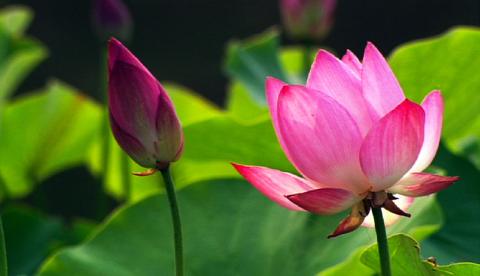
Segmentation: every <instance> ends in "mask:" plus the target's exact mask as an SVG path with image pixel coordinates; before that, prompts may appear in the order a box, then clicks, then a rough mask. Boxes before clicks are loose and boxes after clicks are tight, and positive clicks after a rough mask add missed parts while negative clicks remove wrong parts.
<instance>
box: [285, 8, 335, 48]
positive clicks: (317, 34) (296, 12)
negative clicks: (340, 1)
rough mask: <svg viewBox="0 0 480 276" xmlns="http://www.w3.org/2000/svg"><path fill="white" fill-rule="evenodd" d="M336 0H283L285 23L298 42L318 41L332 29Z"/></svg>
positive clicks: (288, 31)
mask: <svg viewBox="0 0 480 276" xmlns="http://www.w3.org/2000/svg"><path fill="white" fill-rule="evenodd" d="M336 4H337V1H336V0H281V2H280V9H281V14H282V18H283V23H284V25H285V28H286V30H287V33H288V35H289V36H291V37H292V38H293V39H296V40H308V41H318V40H321V39H323V38H324V37H325V36H326V35H327V34H328V33H329V32H330V29H331V28H332V25H333V21H334V12H335V6H336Z"/></svg>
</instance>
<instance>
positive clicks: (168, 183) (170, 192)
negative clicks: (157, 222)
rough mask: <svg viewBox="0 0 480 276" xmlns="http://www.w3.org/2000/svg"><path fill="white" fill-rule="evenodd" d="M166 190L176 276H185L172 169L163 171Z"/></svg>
mask: <svg viewBox="0 0 480 276" xmlns="http://www.w3.org/2000/svg"><path fill="white" fill-rule="evenodd" d="M160 172H161V173H162V176H163V180H164V182H165V189H166V190H167V197H168V203H169V204H170V213H171V215H172V223H173V236H174V242H175V267H176V270H175V271H176V275H177V276H182V275H183V247H182V225H181V222H180V212H179V211H178V204H177V198H176V196H175V187H174V184H173V179H172V175H171V174H170V169H169V168H168V167H167V168H165V169H161V170H160Z"/></svg>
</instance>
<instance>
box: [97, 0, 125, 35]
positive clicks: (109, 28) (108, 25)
mask: <svg viewBox="0 0 480 276" xmlns="http://www.w3.org/2000/svg"><path fill="white" fill-rule="evenodd" d="M93 24H94V27H95V29H96V31H97V33H98V35H99V36H100V37H101V38H102V39H103V40H107V39H108V38H109V37H112V36H115V37H119V38H120V39H122V40H128V39H129V38H130V35H131V33H132V29H133V28H132V27H133V23H132V18H131V16H130V12H129V11H128V8H127V6H126V5H125V4H124V3H123V2H122V1H121V0H95V1H94V7H93Z"/></svg>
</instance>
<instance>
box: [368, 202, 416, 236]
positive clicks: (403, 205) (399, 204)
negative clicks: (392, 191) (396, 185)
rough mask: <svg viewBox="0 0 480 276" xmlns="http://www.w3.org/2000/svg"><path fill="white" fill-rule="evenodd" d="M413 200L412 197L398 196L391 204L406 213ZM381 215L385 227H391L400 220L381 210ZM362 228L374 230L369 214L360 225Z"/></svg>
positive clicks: (398, 217) (394, 215) (397, 216)
mask: <svg viewBox="0 0 480 276" xmlns="http://www.w3.org/2000/svg"><path fill="white" fill-rule="evenodd" d="M413 201H414V198H413V197H407V196H401V195H399V196H398V199H396V200H394V201H393V202H394V203H395V205H397V207H398V208H400V209H401V210H403V211H404V212H407V211H408V208H410V206H411V205H412V204H413ZM382 214H383V220H384V222H385V226H391V225H393V224H394V223H395V222H397V221H398V220H399V219H400V218H402V217H401V216H399V215H396V214H394V213H391V212H389V211H386V210H384V209H382ZM362 226H364V227H368V228H374V227H375V222H374V220H373V215H372V214H371V213H370V214H369V215H368V216H367V217H366V218H365V220H364V221H363V223H362Z"/></svg>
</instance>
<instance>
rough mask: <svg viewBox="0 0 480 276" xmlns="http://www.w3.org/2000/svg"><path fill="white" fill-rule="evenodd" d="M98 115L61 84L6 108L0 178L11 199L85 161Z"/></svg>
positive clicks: (0, 142) (97, 109)
mask: <svg viewBox="0 0 480 276" xmlns="http://www.w3.org/2000/svg"><path fill="white" fill-rule="evenodd" d="M100 115H101V113H100V107H99V106H98V105H97V104H95V103H94V102H93V101H91V100H89V99H88V98H86V97H85V96H84V95H82V94H80V93H78V92H76V91H75V90H73V89H72V88H70V87H68V86H66V85H64V84H61V83H58V82H54V83H51V84H50V85H49V86H48V87H47V88H46V89H45V90H44V91H38V92H35V93H33V94H30V95H26V96H22V97H21V98H19V99H17V100H15V101H13V102H12V103H10V104H8V105H7V106H6V107H5V109H4V112H3V114H2V118H1V124H0V127H1V129H0V131H1V132H0V133H1V134H0V176H1V178H2V180H3V182H4V184H5V186H6V190H7V193H8V196H10V197H18V196H23V195H25V194H27V193H28V192H29V191H30V190H31V189H32V188H33V186H34V185H35V184H36V183H39V182H40V181H41V180H43V179H45V178H46V177H48V176H50V175H52V174H53V173H55V172H58V171H60V170H63V169H65V168H67V167H71V166H74V165H78V164H80V163H82V162H83V161H85V158H86V157H87V150H86V149H88V148H89V145H90V144H91V141H92V140H93V137H94V135H95V133H96V132H97V131H98V124H99V121H100V120H99V119H100Z"/></svg>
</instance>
